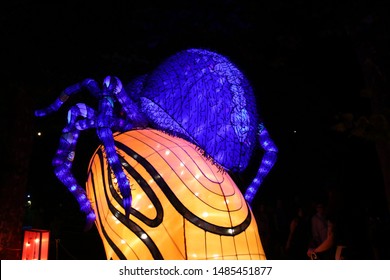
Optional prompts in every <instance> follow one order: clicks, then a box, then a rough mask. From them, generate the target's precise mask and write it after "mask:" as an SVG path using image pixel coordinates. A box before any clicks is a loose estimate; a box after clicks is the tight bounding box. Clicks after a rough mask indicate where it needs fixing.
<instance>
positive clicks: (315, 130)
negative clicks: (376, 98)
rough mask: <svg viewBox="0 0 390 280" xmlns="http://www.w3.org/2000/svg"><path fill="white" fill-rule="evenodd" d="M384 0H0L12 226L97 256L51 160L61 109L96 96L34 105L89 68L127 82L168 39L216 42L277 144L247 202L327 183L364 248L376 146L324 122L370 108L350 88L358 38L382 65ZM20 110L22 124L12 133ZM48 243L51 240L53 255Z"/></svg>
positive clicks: (271, 204)
mask: <svg viewBox="0 0 390 280" xmlns="http://www.w3.org/2000/svg"><path fill="white" fill-rule="evenodd" d="M385 2H386V1H303V0H301V1H287V0H275V1H247V0H242V1H228V0H224V1H222V0H218V1H158V2H153V1H109V2H105V3H102V4H98V3H94V2H91V3H87V2H82V3H81V1H79V2H76V3H73V2H69V1H64V2H58V1H57V2H51V3H46V4H40V3H36V1H13V2H12V3H7V4H5V6H4V7H2V11H1V37H2V43H1V49H2V51H1V54H2V62H1V63H2V66H3V67H2V68H3V69H2V71H3V73H2V78H3V79H4V83H3V85H4V86H3V88H2V95H1V97H2V101H1V111H2V118H1V121H2V123H1V125H2V127H4V128H5V129H4V131H3V132H2V133H3V137H2V143H1V144H2V147H4V148H3V151H2V159H4V160H3V164H2V166H3V167H2V180H3V181H4V180H5V179H6V178H7V176H8V175H7V174H8V173H10V172H14V169H13V166H12V164H9V163H8V161H7V160H8V159H11V160H12V159H15V155H16V154H15V153H14V152H15V150H12V149H10V148H7V147H9V145H10V143H14V144H13V145H16V144H15V143H17V141H22V142H20V143H19V144H18V145H21V146H22V148H24V149H22V148H20V150H19V149H18V152H16V153H24V154H23V155H24V159H25V162H26V164H25V166H24V168H23V169H22V171H23V172H24V173H20V176H22V177H23V178H25V180H22V182H23V183H22V184H21V185H20V186H19V187H20V188H21V189H22V190H23V194H24V196H25V198H24V199H25V202H26V201H28V200H29V199H27V194H30V195H31V203H32V204H31V207H26V209H25V210H26V211H25V214H24V222H23V226H33V227H40V228H49V229H50V230H51V233H52V240H53V242H54V240H55V239H58V240H60V242H59V243H57V245H58V246H59V249H58V250H57V252H58V254H59V256H58V257H59V258H65V259H66V258H70V259H72V258H74V259H99V258H104V253H103V250H102V247H101V246H102V245H101V242H100V240H99V237H98V236H97V233H96V231H95V229H94V230H92V231H90V232H88V233H84V232H83V231H82V223H83V221H82V217H81V216H80V214H79V212H78V206H77V205H76V202H75V201H73V197H71V196H70V194H68V192H67V190H66V188H65V187H63V186H61V184H59V182H58V181H57V179H56V178H55V176H54V175H53V170H52V167H51V160H52V157H53V155H54V154H55V151H56V148H57V145H58V141H59V137H60V134H61V129H62V128H63V127H64V125H65V121H66V113H67V109H68V108H70V106H71V105H72V104H74V103H77V102H86V103H88V104H92V105H94V104H95V103H94V102H95V100H93V99H91V97H90V96H88V94H87V93H81V94H79V95H78V96H74V97H72V98H71V100H69V101H68V103H67V104H65V106H64V107H63V108H61V110H60V111H59V112H57V113H56V114H54V115H52V116H49V117H46V118H44V119H35V118H34V116H33V110H35V109H38V108H42V107H45V106H47V105H48V104H50V103H51V102H52V101H54V100H55V98H56V97H57V96H58V95H59V94H60V92H61V90H63V89H65V88H66V87H67V86H69V85H72V84H74V83H77V82H79V81H81V80H83V79H85V78H87V77H90V78H94V79H96V80H97V81H102V79H103V78H104V77H105V76H106V75H116V76H118V77H119V78H120V79H121V80H122V81H123V82H124V83H126V82H129V81H131V80H132V79H133V78H134V77H135V76H137V75H140V74H143V73H146V72H148V71H151V70H152V69H154V68H155V67H156V66H157V65H158V64H159V63H160V62H161V61H162V60H163V59H164V58H166V57H168V56H169V55H172V54H174V53H175V52H177V51H179V50H182V49H186V48H194V47H195V48H206V49H210V50H214V51H217V52H219V53H221V54H223V55H226V56H227V57H229V58H230V59H231V60H232V61H233V62H234V63H236V64H237V65H238V67H239V68H240V69H241V70H242V71H243V72H244V73H245V74H246V75H247V76H248V78H249V80H250V81H251V83H252V85H253V88H254V90H255V93H256V97H257V103H258V104H257V105H258V110H259V113H260V115H261V116H262V118H263V119H264V121H265V124H266V126H267V128H268V130H269V132H270V134H271V136H272V138H273V139H274V141H275V142H276V144H277V146H278V147H279V151H280V152H279V158H278V161H277V163H276V165H275V167H274V169H273V170H272V171H271V173H270V175H269V177H267V179H266V181H265V183H264V185H263V186H262V189H261V191H260V193H259V194H258V196H257V199H256V202H255V204H254V212H255V213H256V212H257V211H259V210H258V209H259V206H260V205H261V204H265V205H266V206H267V207H268V209H270V211H271V212H272V211H273V210H274V209H275V203H276V201H277V200H282V201H283V202H284V204H285V207H286V211H287V212H288V209H290V208H289V207H290V206H291V205H292V204H293V203H294V202H295V201H296V200H297V199H301V200H305V201H307V202H308V203H309V202H310V201H312V200H313V199H315V198H318V197H320V196H326V193H327V191H328V190H329V189H337V190H338V191H340V192H341V193H342V194H343V197H344V199H345V201H344V203H345V205H347V206H348V207H350V208H351V209H352V210H353V211H352V212H353V213H354V215H352V216H351V221H353V222H354V223H356V224H357V225H359V226H360V227H361V231H362V232H364V234H363V233H359V234H358V238H361V242H362V246H363V249H364V250H363V251H362V255H361V256H362V258H371V257H372V256H371V253H370V251H369V249H368V247H369V246H370V245H367V244H368V243H367V242H368V241H367V240H368V238H369V237H368V236H367V234H365V232H366V231H367V228H366V227H365V220H364V218H365V217H366V216H365V215H366V214H367V209H370V211H373V213H375V216H378V217H380V218H381V219H384V220H386V217H387V215H388V208H387V201H386V198H385V191H384V188H385V187H384V182H383V176H382V173H381V170H380V165H379V161H378V154H377V150H376V147H375V145H374V142H372V141H369V140H367V139H366V138H359V137H356V136H354V135H352V134H349V133H347V132H344V133H340V132H339V131H336V130H335V129H333V128H334V126H335V125H336V124H338V123H339V122H340V120H342V119H343V116H344V118H345V116H346V113H348V114H352V115H353V116H364V115H369V114H370V113H371V111H372V107H371V103H370V100H369V98H368V97H367V96H366V95H364V94H362V93H364V89H365V87H366V84H365V83H366V81H365V78H366V76H365V74H364V73H363V71H362V65H361V61H362V58H361V53H362V51H361V50H362V49H363V50H365V49H369V50H371V49H370V48H371V47H372V46H371V45H365V42H371V43H372V44H373V47H374V48H375V52H374V53H376V54H377V56H378V58H380V59H379V60H378V61H379V62H380V63H381V64H380V65H379V67H381V69H384V70H388V66H389V65H388V64H389V61H388V60H387V58H388V51H387V50H389V48H388V47H389V44H388V43H389V42H388V28H389V24H388V23H389V22H388V18H387V16H388V15H389V13H388V8H387V5H386V4H385ZM387 101H388V100H387ZM386 104H388V103H386ZM347 116H349V115H347ZM22 117H23V118H22ZM20 123H23V124H25V126H26V127H25V128H26V129H25V130H23V131H24V132H22V133H21V134H20V130H18V131H19V134H17V133H18V132H15V127H18V125H19V126H20V125H21V124H20ZM38 132H41V133H42V135H41V136H38V135H37V133H38ZM15 133H16V134H17V135H18V136H15V135H16V134H15ZM21 139H22V140H21ZM23 139H24V141H25V142H23ZM98 144H99V142H98V141H97V138H96V135H95V133H94V131H87V132H84V133H82V134H81V137H80V140H79V145H78V148H77V152H76V162H75V171H74V172H75V174H76V176H77V177H78V178H79V179H80V182H83V181H84V180H85V176H86V169H87V165H88V162H89V158H90V156H91V154H92V153H93V151H94V150H95V149H96V147H97V145H98ZM11 146H12V145H11ZM12 147H13V146H12ZM23 155H19V156H20V157H22V158H23ZM260 157H261V151H257V152H256V153H255V155H254V158H253V162H252V163H251V166H250V167H249V168H248V170H247V171H245V172H244V173H243V174H232V176H233V178H234V179H235V180H236V182H237V184H238V186H239V187H240V188H244V187H245V186H246V185H247V183H249V182H250V180H251V178H252V177H253V175H254V172H256V170H257V168H258V164H259V161H260ZM9 187H10V186H9V185H7V186H5V187H3V189H4V190H5V189H6V188H9ZM17 187H18V186H15V188H17ZM4 193H5V194H7V196H8V195H10V194H8V192H6V191H4V192H2V194H4ZM3 199H5V195H3ZM7 199H12V197H7ZM288 214H290V215H291V213H288ZM366 247H367V248H366ZM55 252H56V250H55V244H54V243H52V247H51V258H55ZM269 255H270V256H271V257H274V258H278V257H279V256H278V255H273V254H272V253H269ZM384 256H388V255H386V254H385V255H384Z"/></svg>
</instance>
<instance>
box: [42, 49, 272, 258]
mask: <svg viewBox="0 0 390 280" xmlns="http://www.w3.org/2000/svg"><path fill="white" fill-rule="evenodd" d="M82 91H88V92H89V93H90V94H92V95H93V96H94V97H95V98H97V100H98V108H97V109H94V108H92V107H90V106H88V105H86V104H84V103H78V104H76V105H74V106H73V107H71V108H70V110H69V112H68V122H67V125H66V126H65V128H64V129H63V130H62V136H61V139H60V145H59V148H58V150H57V152H56V155H55V157H54V159H53V166H54V172H55V174H56V176H57V177H58V179H59V180H60V181H61V182H62V183H63V184H64V185H65V186H66V187H67V188H68V190H69V191H70V192H71V193H72V194H73V196H74V197H75V198H76V199H77V201H78V203H79V205H80V209H81V211H82V212H84V214H85V216H86V228H87V229H88V228H90V227H91V226H92V225H93V223H94V222H96V223H97V224H98V226H99V227H100V229H101V234H102V238H103V240H104V242H105V246H106V249H107V248H109V247H110V248H111V249H112V250H113V252H115V253H109V254H108V256H109V258H111V257H112V258H127V257H128V256H131V257H129V258H150V256H148V254H147V253H145V252H150V254H151V256H152V257H153V258H205V259H209V258H213V256H214V257H216V258H222V256H223V258H225V257H226V258H230V257H231V258H241V257H243V258H258V259H261V258H264V254H263V250H262V248H261V243H260V241H259V239H258V236H257V233H253V232H254V228H256V227H255V221H254V219H253V217H252V213H251V211H250V209H249V208H248V205H247V204H246V203H248V204H250V203H251V202H252V201H253V199H254V197H255V195H256V193H257V191H258V189H259V187H260V185H261V184H262V182H263V180H264V178H265V177H266V175H267V174H268V173H269V172H270V170H271V169H272V167H273V165H274V163H275V161H276V155H277V151H278V149H277V147H276V145H275V144H274V142H273V141H272V139H271V137H270V135H269V134H268V131H267V129H266V128H265V125H264V124H263V122H262V121H261V120H260V119H259V117H258V113H257V108H256V100H255V96H254V93H253V90H252V88H251V86H250V83H249V81H248V80H247V78H246V77H245V76H244V75H243V73H242V72H241V71H240V70H239V69H238V68H237V66H236V65H234V64H233V63H232V62H231V61H230V60H229V59H227V58H226V57H224V56H222V55H220V54H218V53H215V52H211V51H208V50H203V49H188V50H184V51H181V52H178V53H177V54H175V55H173V56H171V57H169V58H168V59H166V60H165V61H163V62H162V63H161V64H160V65H159V66H158V67H157V68H156V69H155V70H153V71H152V72H150V73H148V74H145V75H143V76H140V77H138V78H136V79H134V80H133V81H132V82H131V83H129V84H127V85H125V86H123V85H122V82H121V81H120V80H119V79H118V78H117V77H114V76H107V77H106V78H105V79H104V81H103V85H102V87H100V86H99V84H98V83H97V82H96V81H95V80H93V79H85V80H83V81H82V82H80V83H77V84H74V85H72V86H69V87H67V88H66V89H65V90H64V91H63V92H62V93H61V95H60V96H59V97H58V98H57V99H56V100H55V101H54V103H52V104H51V105H49V106H48V107H46V108H44V109H42V110H37V111H35V115H36V116H38V117H43V116H46V115H48V114H50V113H53V112H55V111H57V110H58V109H59V108H60V107H61V106H62V105H63V104H64V102H65V101H66V100H68V98H69V97H70V96H71V95H74V94H76V93H79V92H82ZM86 129H96V132H97V136H98V137H99V139H100V141H101V142H102V144H103V146H102V147H101V148H100V149H101V151H102V152H100V153H101V155H100V156H98V155H95V158H94V160H93V163H92V165H91V166H92V167H91V170H92V172H91V174H93V175H91V176H92V177H90V178H89V181H88V189H89V190H90V191H91V188H92V190H93V192H99V195H97V196H95V195H89V197H87V194H86V191H85V189H84V188H83V187H82V186H81V185H80V184H79V183H78V182H77V180H76V178H75V177H74V175H73V173H72V166H73V160H74V158H75V151H76V144H77V140H78V137H79V135H80V133H81V131H83V130H86ZM145 129H146V130H145ZM148 129H149V130H151V129H153V130H152V131H154V133H157V131H160V132H162V133H168V134H169V135H171V136H170V137H175V138H174V139H175V141H179V142H180V143H178V144H177V145H178V146H179V147H182V145H184V146H186V145H190V144H189V143H191V145H192V146H191V147H193V148H194V151H198V152H201V154H202V156H199V154H197V155H195V154H191V155H190V156H189V157H190V158H191V157H192V156H195V157H196V160H193V162H194V164H195V165H196V164H199V166H200V165H202V166H203V165H207V164H206V162H207V163H212V165H210V166H214V167H207V168H208V169H207V170H209V169H211V168H214V169H215V171H213V173H215V174H217V171H218V170H219V169H220V170H219V171H220V172H219V173H218V176H217V175H214V176H217V177H216V178H219V179H220V180H221V181H218V180H216V179H215V178H214V179H211V178H212V176H211V175H208V176H206V177H204V178H209V179H210V180H209V181H207V183H206V181H202V186H203V191H206V193H208V194H212V193H215V194H218V195H216V197H214V198H213V197H210V198H209V197H208V196H207V195H206V196H207V199H206V198H205V194H203V192H200V191H196V190H195V189H196V188H195V189H194V188H193V187H192V182H194V181H193V180H195V181H197V178H196V176H200V174H203V173H205V171H204V170H203V169H202V168H201V169H199V172H198V173H194V174H193V176H195V179H194V178H192V179H191V178H190V177H185V179H180V178H176V179H174V178H173V177H174V174H175V172H177V170H176V168H177V166H176V165H175V163H174V162H171V161H169V162H166V163H165V167H164V168H163V169H159V168H160V165H162V164H163V161H161V162H150V164H149V165H147V166H148V167H150V168H152V167H153V170H154V171H153V172H152V174H149V175H145V176H149V177H150V176H151V179H153V180H154V183H153V184H157V182H160V183H161V184H158V188H159V189H161V191H157V188H156V187H155V188H152V187H145V186H144V185H139V184H143V183H139V182H138V181H137V180H141V179H139V178H138V177H139V176H138V175H137V176H138V177H137V176H135V177H134V175H133V174H132V173H131V172H130V171H129V170H130V167H129V166H132V164H131V162H134V160H135V159H134V157H133V158H132V157H131V156H128V159H127V161H126V162H124V157H125V155H123V154H124V153H125V150H126V151H130V150H129V149H135V148H133V146H132V145H133V142H132V141H127V140H126V141H123V142H125V143H126V145H129V146H128V148H124V147H122V146H123V145H122V144H119V142H116V141H118V140H117V139H116V138H115V139H114V135H115V133H118V132H119V133H123V134H121V135H132V133H133V131H140V130H142V131H148ZM134 133H135V132H134ZM163 135H165V134H163ZM165 136H166V135H165ZM117 137H122V136H119V135H118V136H117ZM170 137H167V136H166V138H167V139H168V138H170ZM148 139H149V138H148ZM171 140H172V139H171ZM121 141H122V140H121ZM148 141H151V142H153V141H156V140H154V139H150V140H148ZM167 141H168V140H167ZM181 141H184V142H181ZM153 143H154V142H153ZM157 143H160V142H158V141H157ZM184 143H185V144H184ZM118 144H119V146H118ZM151 145H152V146H153V145H154V144H151ZM146 146H147V145H146ZM146 146H145V149H146ZM255 148H261V149H262V150H263V152H264V153H263V157H262V159H261V162H260V166H259V168H258V171H257V173H256V175H255V177H254V179H253V180H252V182H251V183H250V184H249V186H248V187H247V189H246V191H245V193H244V195H243V196H242V195H241V194H240V193H239V191H238V189H237V187H236V186H235V184H234V183H233V181H232V180H231V179H230V177H229V176H228V175H227V173H224V172H222V171H223V170H228V171H231V172H242V171H244V170H245V169H246V168H247V166H248V163H249V161H250V159H251V157H252V154H253V151H254V149H255ZM136 153H137V156H138V155H142V153H141V151H138V150H137V151H136ZM98 154H99V152H98ZM126 154H127V153H126ZM130 154H131V153H130ZM157 154H158V153H157ZM97 158H100V161H101V163H100V167H99V168H100V170H99V171H100V173H102V174H105V173H107V172H108V173H107V174H111V172H112V174H113V175H112V177H113V178H115V193H112V192H111V193H109V190H111V189H107V186H110V181H107V180H112V181H113V178H111V177H110V176H104V175H97V174H98V173H96V171H95V164H98V163H96V162H99V160H97ZM131 158H132V159H131ZM140 158H145V155H142V157H141V156H140ZM180 159H181V157H178V159H176V161H180ZM161 160H162V159H161ZM198 161H199V163H198ZM182 162H183V163H184V161H182ZM179 163H180V162H179ZM155 164H156V165H155ZM217 166H218V167H217ZM157 167H159V168H157ZM108 170H110V171H108ZM169 170H170V171H169ZM175 170H176V171H175ZM102 171H104V172H105V173H104V172H102ZM148 171H149V172H150V170H148ZM168 171H169V172H170V174H171V176H173V177H172V180H176V181H174V182H172V183H167V177H166V175H164V174H166V172H168ZM180 172H181V171H180ZM205 174H206V173H205ZM207 174H208V173H207ZM93 176H95V177H96V176H104V177H102V178H100V179H102V180H103V181H102V183H99V184H98V183H97V182H99V180H98V179H96V178H95V177H93ZM106 177H107V178H106ZM136 177H137V178H136ZM91 178H92V179H91ZM110 178H111V179H110ZM142 178H143V177H142ZM161 178H164V180H162V179H161ZM183 178H184V177H183ZM151 179H150V180H151ZM105 180H106V181H105ZM181 180H183V182H182V181H181ZM202 180H204V179H202ZM213 180H216V181H213ZM113 182H114V181H113ZM162 182H165V183H162ZM213 182H214V183H215V182H219V183H220V182H229V183H226V184H227V185H225V184H222V183H221V184H220V185H219V187H216V186H214V185H213ZM94 184H95V186H94ZM177 184H180V185H177ZM209 185H210V186H209ZM100 186H101V187H102V190H99V189H100ZM132 186H138V187H137V188H136V189H135V188H133V187H132ZM183 186H184V187H183ZM214 188H220V191H219V193H218V192H216V190H215V189H214ZM225 188H226V190H228V191H227V193H229V194H230V192H229V191H231V190H233V189H234V196H232V197H231V198H226V197H227V196H226V193H225ZM151 189H153V191H151ZM141 190H142V191H141ZM189 190H192V192H191V191H189ZM211 190H212V191H211ZM101 191H104V192H105V193H104V194H103V193H101ZM160 192H161V195H157V194H159V193H160ZM181 192H183V193H187V194H188V195H190V193H192V194H193V196H192V197H191V199H189V198H190V196H188V197H187V196H186V195H183V194H182V193H181ZM170 193H173V194H174V195H169V194H170ZM196 193H199V198H197V196H196V195H195V194H196ZM194 195H195V196H194ZM139 196H141V197H142V199H146V201H150V202H151V203H149V204H148V205H152V206H153V208H152V209H151V210H148V211H147V212H145V213H146V214H143V213H144V212H139V211H138V210H137V207H138V206H137V205H139V207H141V206H140V205H141V204H142V203H144V202H142V203H141V200H140V199H139V198H138V197H139ZM200 197H202V199H200ZM102 198H104V199H103V200H104V201H109V202H110V203H107V202H106V203H107V205H106V206H107V207H108V208H107V209H109V210H104V208H99V205H100V204H101V203H103V200H100V199H102ZM217 198H218V199H217ZM91 200H92V201H93V202H94V203H96V204H91ZM228 200H229V203H227V202H228ZM114 201H116V203H115V202H114ZM233 201H235V202H234V203H233ZM238 201H240V203H238ZM230 202H231V203H232V204H230ZM145 203H147V202H145ZM167 203H170V205H171V206H168V204H167ZM214 203H216V204H217V205H214ZM224 203H226V206H225V208H221V207H222V206H221V205H222V204H224ZM142 205H143V204H142ZM159 205H160V206H159ZM230 205H232V206H230ZM233 205H234V207H238V206H237V205H240V206H239V207H240V208H239V209H240V211H238V210H237V211H236V210H234V211H231V210H232V209H236V208H230V207H233ZM157 206H159V207H160V208H161V209H162V210H161V209H160V208H157ZM201 206H203V207H205V209H203V210H201V208H202V207H201ZM165 207H168V208H165ZM172 207H173V208H172ZM94 208H96V209H97V211H96V209H94ZM156 209H160V210H161V211H160V210H158V211H157V210H156ZM168 209H170V210H168ZM211 209H214V210H215V211H216V212H212V211H211ZM223 209H225V210H223ZM107 211H108V212H107ZM142 211H146V210H145V209H144V208H143V210H142ZM153 211H157V212H156V215H157V216H156V217H154V216H153V215H154V214H152V213H154V212H153ZM175 211H176V212H177V213H178V214H177V215H176V214H174V213H176V212H175ZM217 212H218V213H219V214H218V215H217V214H216V213H217ZM163 213H169V214H164V215H163V216H161V215H162V214H163ZM243 213H244V214H243ZM96 215H98V216H99V217H98V220H96V218H97V217H96ZM113 215H114V217H115V218H116V219H117V220H115V223H116V222H119V223H122V224H123V225H126V227H127V231H128V233H125V232H121V233H120V234H118V236H119V237H118V238H119V239H120V240H119V239H118V238H113V236H115V235H116V234H117V233H118V232H117V231H116V230H119V229H120V227H118V229H115V230H114V231H111V232H110V233H109V234H108V233H107V232H108V230H107V229H110V230H112V228H111V225H112V224H111V221H110V220H109V219H110V218H109V217H112V216H113ZM168 215H176V216H177V217H178V220H176V219H170V218H169V219H167V216H168ZM202 215H208V216H207V217H204V216H202ZM242 215H244V216H245V218H244V219H243V220H242V219H241V218H243V216H242ZM217 216H218V218H216V217H217ZM202 217H203V218H202ZM135 219H137V222H135ZM108 221H110V223H109V222H108ZM180 221H181V222H180ZM227 221H230V224H229V223H228V222H227ZM138 222H139V223H138ZM142 223H144V224H145V225H147V226H148V227H149V228H148V230H146V229H145V228H144V227H141V226H140V224H142ZM107 226H108V227H107ZM166 227H172V229H169V232H168V229H167V228H166ZM194 227H196V230H195V231H197V233H194V232H195V231H192V230H189V229H191V228H194ZM156 228H159V229H160V230H164V229H165V230H166V233H167V234H168V236H169V235H171V236H173V235H174V236H175V237H172V238H171V239H170V240H176V237H177V238H182V239H186V240H187V238H190V237H192V236H190V235H191V234H194V235H197V234H199V232H203V233H204V236H205V239H204V240H207V242H206V241H205V242H204V243H203V244H205V248H206V249H205V251H204V252H203V253H202V252H199V251H197V252H196V253H195V252H194V253H192V251H191V250H190V249H189V248H190V247H186V246H192V245H190V244H191V243H190V242H184V241H183V242H181V243H180V242H179V243H177V244H178V245H177V246H179V247H180V246H181V247H180V248H178V249H177V250H176V253H174V251H175V250H173V249H172V248H171V250H168V251H172V252H171V253H166V252H165V251H166V250H165V249H164V250H163V251H164V253H163V252H162V251H159V250H155V249H153V248H154V247H155V245H153V244H155V243H156V242H157V241H156V240H157V239H158V238H156V235H160V234H159V233H158V231H155V230H152V229H156ZM174 229H176V230H177V231H175V230H174ZM183 229H186V230H185V234H183ZM120 230H121V231H125V229H124V228H122V229H120ZM171 230H173V231H172V232H171ZM179 231H182V232H181V234H180V233H178V232H179ZM187 234H189V235H188V236H187ZM247 234H248V235H247ZM249 234H253V236H252V237H248V236H249ZM244 235H245V237H246V238H250V239H251V240H256V242H254V243H252V242H251V243H250V244H249V243H247V245H246V246H247V247H248V248H247V249H248V250H249V251H247V252H246V253H240V252H238V251H235V252H233V251H234V250H232V248H239V247H240V248H241V247H242V246H241V244H242V243H241V241H242V240H244ZM121 236H127V237H130V236H133V237H134V239H125V238H122V237H121ZM163 236H165V235H163V234H161V235H160V237H161V239H163V238H162V237H163ZM180 236H181V237H180ZM164 238H165V237H164ZM232 238H233V239H232ZM113 239H118V240H119V241H118V240H116V241H113ZM151 240H153V242H152V241H151ZM209 240H212V241H209ZM228 240H230V241H228ZM231 240H234V242H232V241H231ZM238 240H241V241H238ZM217 241H219V243H218V244H220V245H221V244H222V245H221V246H220V249H215V250H214V249H212V250H211V249H210V248H216V247H218V245H211V244H217ZM118 242H120V243H118ZM122 242H125V243H127V244H128V245H125V244H122ZM133 242H134V244H133ZM139 242H141V243H142V244H144V245H145V246H146V247H147V248H148V250H145V252H144V253H140V252H137V253H135V252H133V253H130V250H131V249H129V248H132V246H133V245H134V246H135V243H137V244H138V243H139ZM167 242H168V241H167ZM172 242H173V241H172ZM229 242H231V243H229ZM236 242H239V243H236ZM255 243H256V244H257V246H255V245H254V244H255ZM121 244H122V245H123V246H122V245H121ZM175 244H176V243H175ZM179 244H181V245H179ZM183 244H184V245H183ZM225 244H229V245H225ZM239 244H240V245H239ZM248 244H249V245H248ZM171 245H173V243H171ZM183 246H184V247H185V248H184V249H183ZM210 246H214V247H210ZM119 247H120V249H118V250H114V248H119ZM152 247H153V248H152ZM137 248H138V247H137ZM156 248H158V246H157V247H156ZM224 248H226V249H224ZM250 248H257V249H253V250H254V251H250ZM111 249H110V250H111ZM209 249H210V250H211V251H210V252H209ZM122 250H124V251H122ZM226 250H227V251H229V252H227V251H226ZM141 251H142V250H141ZM142 252H143V251H142ZM158 252H160V253H158ZM131 254H133V255H131ZM144 254H146V255H144ZM167 254H168V255H167ZM194 254H195V255H196V257H195V255H194ZM217 256H218V257H217Z"/></svg>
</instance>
